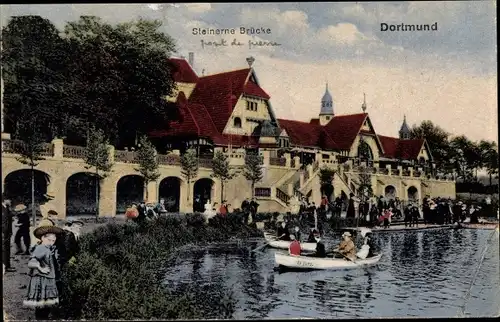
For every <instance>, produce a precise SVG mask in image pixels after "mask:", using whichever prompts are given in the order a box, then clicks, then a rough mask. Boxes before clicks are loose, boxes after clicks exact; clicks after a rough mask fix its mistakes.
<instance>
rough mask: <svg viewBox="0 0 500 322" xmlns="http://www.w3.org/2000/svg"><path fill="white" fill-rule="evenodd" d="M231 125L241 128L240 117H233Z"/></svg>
mask: <svg viewBox="0 0 500 322" xmlns="http://www.w3.org/2000/svg"><path fill="white" fill-rule="evenodd" d="M233 126H234V127H235V128H238V129H239V128H241V119H240V118H239V117H235V118H234V121H233Z"/></svg>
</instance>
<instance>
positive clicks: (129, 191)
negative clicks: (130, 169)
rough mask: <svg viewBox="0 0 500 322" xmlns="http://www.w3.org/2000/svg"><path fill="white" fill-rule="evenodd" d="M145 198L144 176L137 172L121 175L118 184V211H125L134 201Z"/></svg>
mask: <svg viewBox="0 0 500 322" xmlns="http://www.w3.org/2000/svg"><path fill="white" fill-rule="evenodd" d="M143 200H144V178H143V177H141V176H138V175H135V174H131V175H128V176H124V177H121V178H120V180H118V183H117V184H116V213H124V212H125V211H126V210H127V207H128V206H129V205H130V204H131V203H133V202H136V203H139V202H141V201H143Z"/></svg>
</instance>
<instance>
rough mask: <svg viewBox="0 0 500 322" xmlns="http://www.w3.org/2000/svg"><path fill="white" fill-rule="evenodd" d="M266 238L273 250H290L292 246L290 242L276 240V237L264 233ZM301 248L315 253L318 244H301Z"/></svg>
mask: <svg viewBox="0 0 500 322" xmlns="http://www.w3.org/2000/svg"><path fill="white" fill-rule="evenodd" d="M264 238H265V239H266V242H267V244H268V245H269V247H272V248H277V249H288V248H289V247H290V244H291V242H290V241H286V240H279V239H276V237H274V236H272V235H271V234H268V233H264ZM300 248H301V249H302V250H303V251H305V252H315V251H316V243H300Z"/></svg>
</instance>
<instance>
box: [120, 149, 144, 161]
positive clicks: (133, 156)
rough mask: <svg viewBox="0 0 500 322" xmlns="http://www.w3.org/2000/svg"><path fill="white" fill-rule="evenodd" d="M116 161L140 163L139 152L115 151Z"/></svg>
mask: <svg viewBox="0 0 500 322" xmlns="http://www.w3.org/2000/svg"><path fill="white" fill-rule="evenodd" d="M115 161H118V162H124V163H138V161H139V160H138V158H137V152H134V151H120V150H116V151H115Z"/></svg>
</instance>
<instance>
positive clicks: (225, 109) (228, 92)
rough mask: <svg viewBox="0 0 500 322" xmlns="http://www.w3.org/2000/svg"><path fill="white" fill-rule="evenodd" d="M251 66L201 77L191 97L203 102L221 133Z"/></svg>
mask: <svg viewBox="0 0 500 322" xmlns="http://www.w3.org/2000/svg"><path fill="white" fill-rule="evenodd" d="M249 72H250V69H249V68H246V69H240V70H236V71H232V72H227V73H221V74H215V75H209V76H205V77H201V78H199V80H198V83H197V84H196V87H195V88H194V90H193V93H192V94H191V97H190V98H189V102H190V103H197V104H203V105H204V106H205V108H206V109H207V111H208V113H209V114H210V116H211V118H212V120H213V122H214V124H215V126H216V128H217V130H218V131H219V133H222V131H224V127H225V126H226V123H227V121H228V120H229V117H230V116H231V113H232V111H233V108H234V106H235V105H236V102H237V101H238V99H239V97H240V96H241V94H242V93H243V88H244V84H245V80H246V79H247V77H248V73H249Z"/></svg>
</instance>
